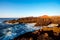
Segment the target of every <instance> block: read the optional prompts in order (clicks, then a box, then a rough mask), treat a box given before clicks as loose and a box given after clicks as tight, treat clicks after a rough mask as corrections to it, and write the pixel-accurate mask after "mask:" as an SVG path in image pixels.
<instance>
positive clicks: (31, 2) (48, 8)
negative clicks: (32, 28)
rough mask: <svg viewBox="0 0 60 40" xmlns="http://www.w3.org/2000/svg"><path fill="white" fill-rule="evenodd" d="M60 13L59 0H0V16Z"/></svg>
mask: <svg viewBox="0 0 60 40" xmlns="http://www.w3.org/2000/svg"><path fill="white" fill-rule="evenodd" d="M41 15H60V0H0V17H26V16H41Z"/></svg>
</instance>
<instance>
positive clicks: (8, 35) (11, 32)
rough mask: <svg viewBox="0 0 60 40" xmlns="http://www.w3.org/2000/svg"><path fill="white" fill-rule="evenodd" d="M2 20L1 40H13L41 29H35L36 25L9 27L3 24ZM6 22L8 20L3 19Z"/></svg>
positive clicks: (0, 24)
mask: <svg viewBox="0 0 60 40" xmlns="http://www.w3.org/2000/svg"><path fill="white" fill-rule="evenodd" d="M1 20H2V19H0V40H13V39H14V38H15V37H18V36H20V35H23V34H25V33H27V32H33V31H35V30H39V29H40V27H34V26H33V25H34V24H32V25H31V24H30V25H29V24H14V25H9V24H5V23H2V22H3V21H1ZM3 20H6V19H3Z"/></svg>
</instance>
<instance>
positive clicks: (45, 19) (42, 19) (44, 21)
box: [4, 15, 60, 26]
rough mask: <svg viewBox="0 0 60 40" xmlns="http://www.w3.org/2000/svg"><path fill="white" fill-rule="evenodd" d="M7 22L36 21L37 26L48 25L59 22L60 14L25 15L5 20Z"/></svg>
mask: <svg viewBox="0 0 60 40" xmlns="http://www.w3.org/2000/svg"><path fill="white" fill-rule="evenodd" d="M4 23H6V24H20V23H36V24H35V26H47V25H49V24H59V25H60V16H48V15H43V16H39V17H24V18H18V19H17V20H15V19H13V20H8V21H4Z"/></svg>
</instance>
